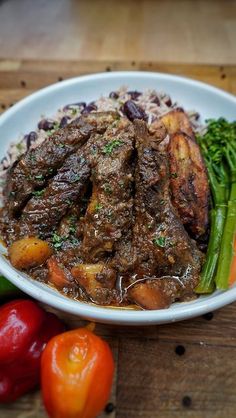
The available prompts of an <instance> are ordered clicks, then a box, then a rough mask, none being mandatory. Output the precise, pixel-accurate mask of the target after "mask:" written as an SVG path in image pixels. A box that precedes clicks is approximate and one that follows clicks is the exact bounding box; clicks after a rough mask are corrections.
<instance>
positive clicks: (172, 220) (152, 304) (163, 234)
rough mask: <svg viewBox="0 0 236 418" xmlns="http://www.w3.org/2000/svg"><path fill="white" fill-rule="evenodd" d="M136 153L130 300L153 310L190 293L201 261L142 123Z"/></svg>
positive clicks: (164, 163)
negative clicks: (132, 265)
mask: <svg viewBox="0 0 236 418" xmlns="http://www.w3.org/2000/svg"><path fill="white" fill-rule="evenodd" d="M136 147H137V152H138V160H137V164H136V174H135V183H136V195H135V226H134V232H133V249H134V275H133V284H132V285H131V286H130V287H129V290H128V294H129V296H130V298H131V299H132V300H134V301H135V302H136V303H137V304H139V305H140V306H143V307H145V308H148V309H157V308H161V307H166V306H168V305H169V304H170V303H171V302H173V301H174V300H176V299H177V298H181V297H183V296H184V295H186V294H192V293H193V289H194V287H195V286H196V285H197V283H198V280H199V273H200V269H201V264H202V255H201V253H200V252H199V250H198V249H197V246H196V243H195V242H194V241H192V240H191V239H190V238H189V236H188V234H187V232H186V230H185V229H184V227H183V225H182V223H181V221H180V219H179V217H178V214H177V212H176V211H175V209H174V207H173V205H172V203H171V199H170V191H169V186H170V172H169V168H168V156H167V154H163V153H160V151H159V150H158V149H157V148H158V147H155V143H153V141H150V137H149V136H148V133H147V129H146V126H145V124H144V123H143V122H140V121H136ZM144 279H145V280H146V282H145V283H144V281H143V280H144ZM147 279H149V280H147ZM140 280H141V281H140ZM135 282H137V284H136V285H135V284H134V283H135ZM150 287H151V289H152V290H151V294H152V298H151V300H150V298H149V293H150V292H149V289H150ZM145 295H146V297H145ZM160 295H161V296H160ZM160 300H161V304H160Z"/></svg>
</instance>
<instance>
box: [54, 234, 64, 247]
mask: <svg viewBox="0 0 236 418" xmlns="http://www.w3.org/2000/svg"><path fill="white" fill-rule="evenodd" d="M65 240H66V237H61V236H60V235H58V234H57V233H56V232H54V234H53V236H52V245H53V247H54V248H55V249H56V250H59V249H60V248H61V247H62V244H63V242H64V241H65Z"/></svg>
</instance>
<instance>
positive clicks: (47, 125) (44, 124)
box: [38, 119, 55, 131]
mask: <svg viewBox="0 0 236 418" xmlns="http://www.w3.org/2000/svg"><path fill="white" fill-rule="evenodd" d="M54 125H55V122H54V121H53V120H49V119H42V120H41V121H40V122H39V123H38V128H39V129H43V130H44V131H50V130H51V129H53V128H54Z"/></svg>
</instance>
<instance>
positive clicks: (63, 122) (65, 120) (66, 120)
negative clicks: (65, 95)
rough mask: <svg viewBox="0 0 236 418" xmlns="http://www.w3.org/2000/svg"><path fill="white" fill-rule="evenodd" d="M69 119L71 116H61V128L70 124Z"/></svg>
mask: <svg viewBox="0 0 236 418" xmlns="http://www.w3.org/2000/svg"><path fill="white" fill-rule="evenodd" d="M69 120H70V117H69V116H63V118H61V122H60V125H59V128H65V126H66V125H67V124H68V121H69Z"/></svg>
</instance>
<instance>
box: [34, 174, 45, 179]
mask: <svg viewBox="0 0 236 418" xmlns="http://www.w3.org/2000/svg"><path fill="white" fill-rule="evenodd" d="M34 178H35V179H36V180H43V179H44V176H43V175H42V174H38V175H37V176H34Z"/></svg>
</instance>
